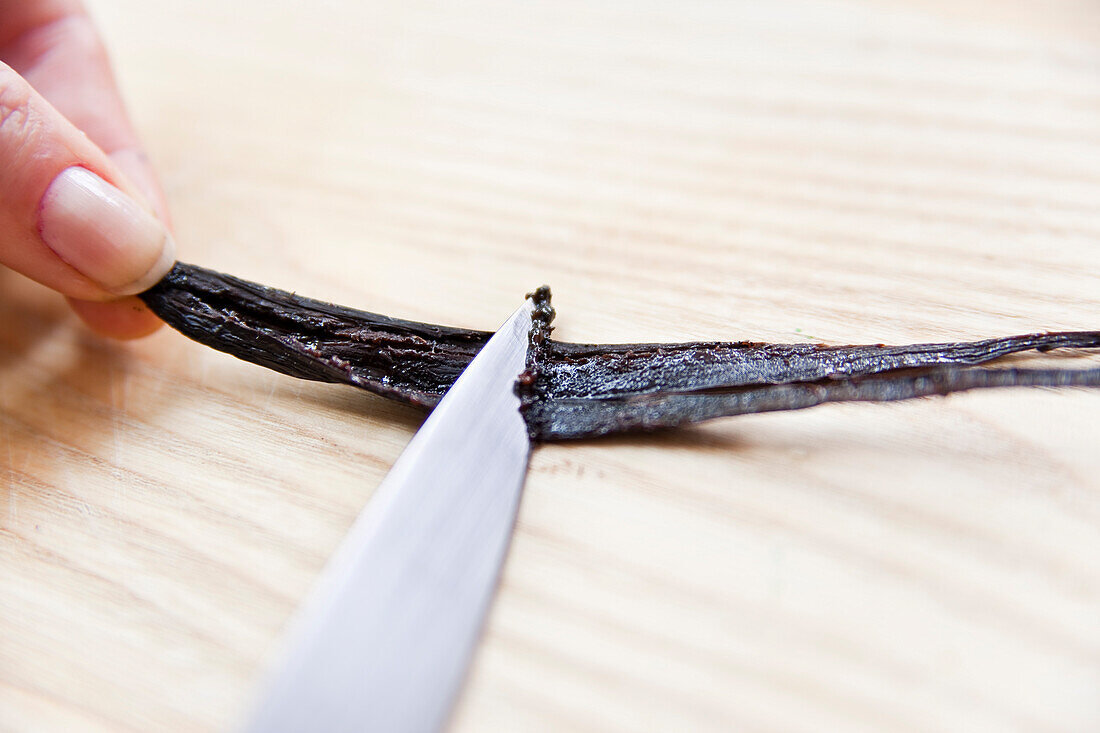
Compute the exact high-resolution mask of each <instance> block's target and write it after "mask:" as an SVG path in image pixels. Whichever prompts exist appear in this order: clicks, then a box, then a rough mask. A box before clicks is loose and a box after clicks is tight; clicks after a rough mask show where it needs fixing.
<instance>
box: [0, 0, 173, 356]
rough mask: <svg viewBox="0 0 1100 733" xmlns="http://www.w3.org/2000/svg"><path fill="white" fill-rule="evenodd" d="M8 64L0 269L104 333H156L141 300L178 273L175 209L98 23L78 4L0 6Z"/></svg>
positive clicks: (0, 45)
mask: <svg viewBox="0 0 1100 733" xmlns="http://www.w3.org/2000/svg"><path fill="white" fill-rule="evenodd" d="M0 62H2V63H0V264H2V265H4V266H7V267H9V268H11V269H13V270H16V271H18V272H21V273H22V274H24V275H26V276H27V277H30V278H31V279H33V280H37V281H38V282H40V283H42V284H43V285H46V286H47V287H50V288H52V289H54V290H56V291H58V292H59V293H61V294H62V295H63V296H65V297H66V298H67V299H68V301H69V303H70V305H71V306H72V308H73V310H74V311H75V312H76V313H77V314H78V315H79V316H80V318H81V319H83V320H84V322H85V323H87V324H88V326H90V327H91V328H92V329H93V330H95V331H97V332H98V333H101V334H104V335H107V336H112V337H116V338H136V337H140V336H144V335H146V334H148V333H151V332H152V331H153V330H155V329H156V328H157V327H158V325H159V324H160V321H158V320H157V318H156V317H155V316H154V315H153V314H152V313H150V312H149V311H148V309H146V308H145V306H144V305H143V304H142V303H141V301H140V300H138V299H137V298H136V297H134V295H133V293H135V292H138V291H139V290H140V289H143V288H144V287H147V286H148V285H150V284H152V282H155V281H156V279H157V278H159V276H160V275H162V274H163V272H164V271H165V270H166V269H167V268H168V267H170V266H171V262H172V261H173V256H172V252H173V251H174V250H173V249H172V244H171V238H170V236H169V235H168V232H167V227H166V226H165V225H164V224H162V223H161V222H166V221H167V211H168V210H167V206H166V204H165V200H164V194H163V192H162V190H161V188H160V185H159V184H158V182H157V178H156V175H155V173H154V172H153V169H152V167H151V166H150V164H149V161H148V159H147V157H146V156H145V154H144V152H143V150H142V147H141V144H140V142H139V140H138V137H137V134H136V133H135V131H134V127H133V125H132V124H131V122H130V120H129V118H128V116H127V114H126V110H125V107H124V105H123V103H122V99H121V96H120V95H119V91H118V88H117V85H116V83H115V79H114V76H113V74H112V71H111V67H110V64H109V61H108V58H107V55H106V52H105V51H104V48H103V44H102V43H101V41H100V38H99V36H98V34H97V32H96V30H95V28H94V26H93V24H92V21H91V20H90V19H89V17H88V16H87V14H86V12H85V10H84V8H83V6H82V5H81V3H80V2H77V1H75V0H0ZM59 182H62V183H59ZM89 192H90V193H89ZM98 212H106V214H107V216H96V215H95V214H96V213H98ZM154 216H155V218H154ZM85 219H87V220H89V221H87V222H86V221H84V220H85ZM97 222H98V223H97ZM104 222H107V223H106V224H104ZM87 227H93V228H92V229H88V228H87ZM95 227H98V229H96V228H95ZM86 232H92V236H86ZM120 232H121V236H120V235H119V233H120ZM63 255H64V256H63Z"/></svg>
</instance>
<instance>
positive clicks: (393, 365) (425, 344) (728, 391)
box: [140, 263, 1100, 441]
mask: <svg viewBox="0 0 1100 733" xmlns="http://www.w3.org/2000/svg"><path fill="white" fill-rule="evenodd" d="M140 297H141V299H142V300H143V301H144V302H145V303H146V304H147V305H148V306H149V308H150V309H152V311H153V312H154V313H156V314H157V315H158V316H159V317H160V318H161V319H163V320H164V321H165V322H166V323H168V325H170V326H172V327H173V328H175V329H176V330H177V331H179V332H180V333H182V334H184V335H185V336H187V337H189V338H191V339H193V340H195V341H197V342H199V343H201V344H205V345H207V346H210V347H212V348H215V349H217V350H219V351H224V352H226V353H228V354H232V355H233V356H236V357H237V358H239V359H243V360H245V361H249V362H252V363H254V364H259V365H260V366H264V367H267V368H269V369H273V370H275V371H277V372H281V373H283V374H287V375H289V376H292V377H298V378H300V379H310V380H315V381H320V382H335V383H342V384H350V385H352V386H355V387H359V388H360V389H365V390H367V391H369V392H373V393H375V394H378V395H381V396H382V397H387V398H389V399H393V400H398V401H401V402H406V403H408V404H411V405H416V406H418V407H422V408H431V407H433V406H434V405H435V404H436V403H437V402H439V400H440V398H441V397H442V396H443V394H444V393H445V392H446V391H447V389H448V388H449V387H450V386H451V384H453V383H454V381H455V380H456V379H457V378H458V376H459V374H461V373H462V371H463V369H465V367H466V365H467V364H469V363H470V361H471V360H473V358H474V356H475V355H476V354H477V352H478V351H479V350H480V349H481V347H482V346H484V345H485V342H486V341H488V340H489V337H490V336H491V335H492V333H491V332H488V331H472V330H467V329H461V328H452V327H449V326H437V325H433V324H429V323H418V322H414V321H405V320H400V319H396V318H390V317H388V316H383V315H378V314H375V313H368V312H365V311H359V310H354V309H351V308H345V307H343V306H339V305H334V304H331V303H325V302H322V301H318V300H312V299H310V298H303V297H300V296H298V295H295V294H293V293H288V292H286V291H283V290H277V289H275V288H269V287H266V286H263V285H259V284H256V283H252V282H248V281H246V280H241V279H238V278H236V277H232V276H230V275H224V274H221V273H218V272H214V271H212V270H207V269H204V268H201V267H197V266H195V265H188V264H184V263H177V264H176V265H175V266H174V267H173V268H172V270H171V271H170V272H169V273H168V274H167V275H166V276H165V277H164V278H163V279H162V280H161V281H160V282H159V283H157V284H156V285H155V286H153V287H152V288H151V289H149V290H147V291H146V292H144V293H142V294H141V295H140ZM532 297H533V299H534V302H535V316H534V321H533V327H532V329H531V333H530V344H529V347H528V350H527V368H526V370H525V371H524V372H523V374H521V375H517V385H516V389H517V392H518V394H519V395H520V398H521V405H522V406H521V410H522V412H523V415H524V419H525V420H526V422H527V429H528V432H529V433H530V435H531V438H532V439H533V440H537V441H556V440H568V439H576V438H594V437H599V436H603V435H611V434H614V433H623V432H634V431H646V430H658V429H662V428H672V427H676V426H679V425H686V424H690V423H696V422H701V421H704V420H712V419H715V418H719V417H729V416H733V415H743V414H747V413H754V412H770V411H775V410H798V409H802V408H806V407H814V406H816V405H821V404H824V403H827V402H855V401H858V402H889V401H895V400H907V399H913V398H917V397H927V396H932V395H946V394H950V393H952V392H961V391H965V390H971V389H982V388H991V387H1100V368H1090V369H1056V368H1037V369H1026V368H1016V367H1013V368H989V367H984V366H979V365H982V364H986V363H987V362H991V361H994V360H996V359H999V358H1001V357H1004V356H1007V355H1009V354H1016V353H1019V352H1024V351H1031V350H1035V351H1041V352H1046V351H1050V350H1052V349H1066V348H1074V349H1096V348H1100V331H1071V332H1061V333H1036V334H1027V335H1023V336H1007V337H1003V338H993V339H986V340H983V341H972V342H962V343H941V344H914V345H909V346H885V345H868V346H821V345H818V344H768V343H754V342H747V341H739V342H724V341H705V342H691V343H680V344H573V343H564V342H560V341H554V340H552V339H551V338H550V333H551V331H552V328H551V325H550V324H551V321H552V320H553V318H554V310H553V308H552V307H551V306H550V289H549V288H547V287H545V286H544V287H541V288H539V289H538V290H536V291H535V292H534V293H533V294H532Z"/></svg>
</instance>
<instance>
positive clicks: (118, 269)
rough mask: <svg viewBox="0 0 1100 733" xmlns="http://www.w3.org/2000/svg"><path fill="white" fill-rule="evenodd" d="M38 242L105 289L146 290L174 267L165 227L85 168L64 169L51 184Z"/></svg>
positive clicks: (43, 205) (125, 292) (42, 208)
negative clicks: (42, 242) (40, 239)
mask: <svg viewBox="0 0 1100 733" xmlns="http://www.w3.org/2000/svg"><path fill="white" fill-rule="evenodd" d="M38 230H39V232H41V235H42V241H44V242H45V243H46V245H47V246H48V247H49V248H50V249H52V250H53V251H54V253H55V254H56V255H57V256H58V257H60V258H61V259H62V260H64V261H65V262H67V263H68V264H69V265H71V266H72V267H73V268H74V269H76V270H77V271H78V272H80V273H81V274H82V275H84V276H85V277H87V278H88V279H90V280H92V281H94V282H95V283H97V284H98V285H99V286H100V287H102V288H103V289H104V290H108V291H110V292H112V293H115V294H116V295H132V294H134V293H140V292H142V291H144V290H148V289H149V288H150V287H152V286H153V285H154V284H156V283H157V281H158V280H160V279H161V278H162V277H163V276H164V274H165V273H166V272H168V270H169V269H171V267H172V264H173V263H174V262H175V255H176V252H175V243H174V242H173V241H172V237H171V235H170V234H168V230H167V229H166V228H165V227H164V225H163V224H162V223H161V222H160V221H159V220H158V219H157V218H156V217H155V216H153V215H152V214H150V213H149V212H148V211H146V210H145V209H144V208H142V207H141V206H140V205H139V204H138V203H137V202H136V201H134V200H133V199H132V198H130V197H129V196H127V195H126V194H124V193H123V192H122V191H120V190H118V189H117V188H115V187H114V186H112V185H111V184H109V183H107V181H105V180H103V179H102V178H100V177H99V176H97V175H96V174H95V173H92V172H91V171H89V170H88V169H87V168H81V167H79V166H73V167H72V168H66V169H65V170H64V171H62V172H61V173H60V175H58V176H57V178H55V179H54V180H53V183H51V184H50V187H49V188H47V189H46V193H45V194H44V195H43V196H42V203H41V205H40V207H39V213H38Z"/></svg>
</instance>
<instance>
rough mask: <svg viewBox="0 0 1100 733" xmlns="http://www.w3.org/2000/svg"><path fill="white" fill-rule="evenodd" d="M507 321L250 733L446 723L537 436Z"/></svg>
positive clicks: (420, 443)
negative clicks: (519, 385)
mask: <svg viewBox="0 0 1100 733" xmlns="http://www.w3.org/2000/svg"><path fill="white" fill-rule="evenodd" d="M532 310H533V306H532V302H531V300H530V299H528V300H527V301H526V302H525V303H524V305H523V306H522V307H521V308H519V309H518V310H517V311H516V312H515V313H514V314H513V315H512V316H511V318H509V319H508V321H507V322H505V324H504V325H503V326H501V328H500V330H498V331H497V332H496V334H495V335H494V336H493V337H492V338H491V339H490V340H489V341H488V343H487V344H486V345H485V347H484V348H483V349H482V350H481V351H480V352H479V354H478V355H477V357H476V358H475V359H474V360H473V361H472V362H471V363H470V365H469V366H468V367H467V368H466V369H465V371H464V372H463V373H462V375H461V376H460V377H459V379H458V380H457V381H456V382H455V384H454V385H453V386H452V387H451V389H450V390H449V391H448V392H447V393H446V395H444V397H443V399H442V401H441V402H440V403H439V405H438V406H436V408H435V410H434V411H432V413H431V415H429V416H428V419H427V420H426V421H425V422H424V424H423V426H422V427H421V428H420V430H419V431H418V432H417V433H416V435H414V436H413V438H412V440H411V441H410V442H409V445H408V446H407V447H406V449H405V451H404V452H403V453H402V454H401V456H400V457H399V458H398V459H397V461H396V462H395V463H394V465H393V468H392V469H391V470H390V472H389V474H388V475H387V476H386V478H385V479H384V480H383V482H382V484H381V485H380V486H379V488H378V489H377V491H376V492H375V494H374V496H372V497H371V499H370V501H369V502H368V504H367V506H366V508H365V509H364V510H363V512H362V513H361V514H360V516H359V518H358V519H357V520H356V522H355V524H354V525H353V526H352V528H351V530H350V531H349V532H348V534H347V536H346V537H345V539H344V541H343V542H342V543H341V545H340V546H339V547H338V549H337V550H336V552H335V553H334V555H333V556H332V558H331V559H330V561H329V563H328V565H327V566H326V568H325V569H324V571H322V574H321V577H320V580H319V581H318V583H317V585H316V587H315V588H314V590H313V592H312V594H311V595H310V596H309V597H308V598H307V600H306V602H305V603H303V605H302V606H301V608H300V609H299V611H298V612H297V614H296V616H295V618H294V619H293V620H292V622H291V624H290V627H289V629H288V632H287V633H286V635H285V637H284V638H285V643H284V645H283V649H284V651H283V653H282V655H281V657H280V659H279V661H278V662H277V663H276V665H275V666H274V667H273V668H272V669H273V672H272V673H271V674H270V675H269V676H268V678H267V680H266V682H265V683H264V684H263V686H262V688H261V689H262V691H261V694H260V695H259V697H258V698H257V702H256V704H255V705H254V707H253V708H252V712H251V714H250V715H249V717H248V719H247V722H246V724H245V726H244V731H246V732H247V733H261V732H262V733H282V732H284V731H286V732H288V733H289V732H290V731H295V732H298V731H349V732H350V731H356V732H359V731H385V732H386V733H390V732H395V733H404V732H406V731H407V732H409V733H419V732H425V733H426V732H428V731H437V730H439V729H440V728H442V727H443V726H444V725H445V724H446V722H447V719H448V717H449V714H450V710H451V708H452V706H453V703H454V701H455V699H456V697H457V693H458V691H459V689H460V687H461V684H462V681H463V678H464V676H465V672H466V669H467V667H468V664H469V661H470V659H471V657H472V654H473V650H474V647H475V645H476V642H477V639H478V637H479V636H480V632H481V628H482V626H483V623H484V619H485V615H486V613H487V611H488V609H489V605H490V602H491V600H492V597H493V594H494V591H495V589H496V584H497V579H498V576H499V573H500V567H501V564H502V563H503V560H504V556H505V554H506V552H507V549H508V544H509V540H510V538H511V534H512V528H513V525H514V523H515V517H516V511H517V509H518V506H519V498H520V494H521V492H522V489H523V482H524V477H525V475H526V472H527V460H528V456H529V454H530V447H531V446H530V440H529V438H528V435H527V427H526V425H525V423H524V421H523V417H522V416H521V415H520V412H519V398H518V397H517V396H516V395H515V394H514V392H513V385H514V383H515V380H516V377H517V376H518V375H519V374H520V372H522V371H523V369H524V366H525V358H526V353H527V336H528V331H529V330H530V327H531V314H532Z"/></svg>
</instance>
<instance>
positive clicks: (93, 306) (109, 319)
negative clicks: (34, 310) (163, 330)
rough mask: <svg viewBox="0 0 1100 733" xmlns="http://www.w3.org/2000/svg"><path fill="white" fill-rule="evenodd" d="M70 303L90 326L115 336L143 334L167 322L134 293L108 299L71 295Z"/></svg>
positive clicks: (99, 332)
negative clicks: (102, 301)
mask: <svg viewBox="0 0 1100 733" xmlns="http://www.w3.org/2000/svg"><path fill="white" fill-rule="evenodd" d="M69 305H70V306H72V309H73V310H74V311H75V312H76V314H77V315H78V316H80V318H81V320H83V321H84V322H85V323H86V324H88V327H89V328H91V329H92V330H93V331H95V332H96V333H98V334H102V335H103V336H110V337H112V338H117V339H136V338H141V337H142V336H148V335H149V334H151V333H152V332H153V331H156V330H157V329H158V328H160V327H161V326H163V325H164V322H163V321H161V320H160V319H159V318H157V317H156V316H155V315H153V312H152V311H150V310H149V309H148V308H146V307H145V304H144V303H142V302H141V300H140V299H139V298H137V297H136V296H133V295H131V296H129V297H126V298H123V299H122V300H112V301H109V302H106V303H99V302H96V301H94V300H77V299H75V298H69Z"/></svg>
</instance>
